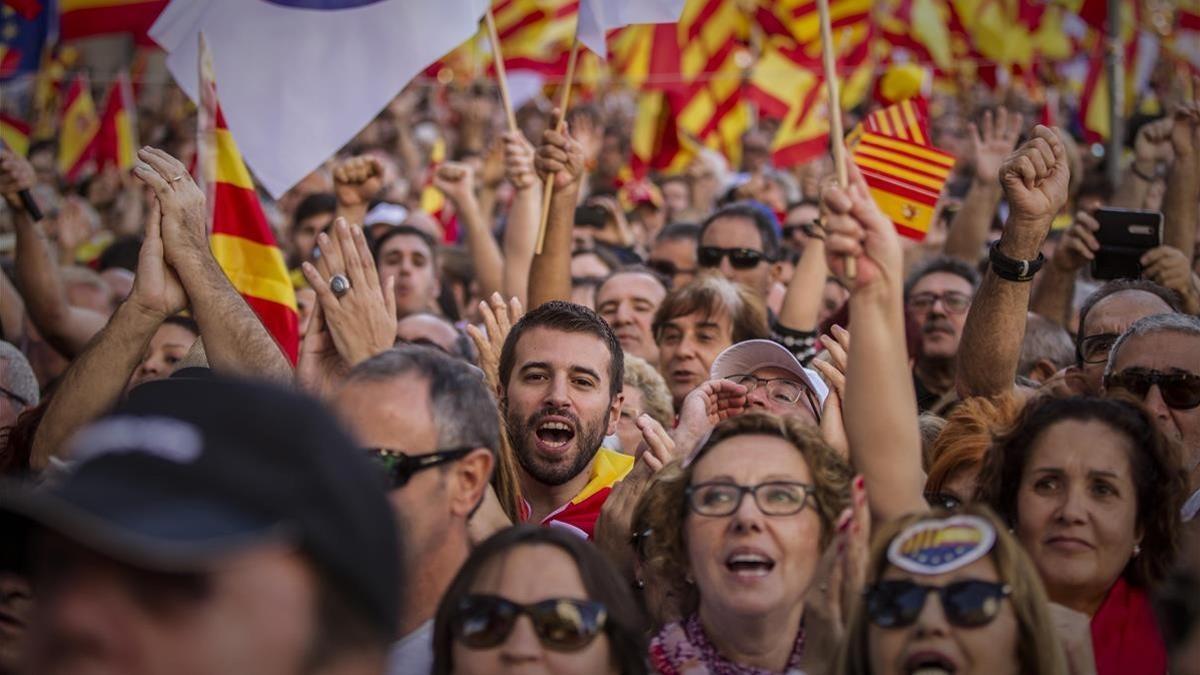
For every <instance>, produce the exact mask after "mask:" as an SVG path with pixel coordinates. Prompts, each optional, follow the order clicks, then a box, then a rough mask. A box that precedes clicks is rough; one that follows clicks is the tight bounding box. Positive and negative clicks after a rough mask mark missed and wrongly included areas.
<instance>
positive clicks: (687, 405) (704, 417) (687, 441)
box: [671, 380, 746, 456]
mask: <svg viewBox="0 0 1200 675" xmlns="http://www.w3.org/2000/svg"><path fill="white" fill-rule="evenodd" d="M745 409H746V388H745V387H743V386H742V385H740V384H734V383H733V382H730V381H729V380H709V381H707V382H705V383H704V384H702V385H700V386H699V387H696V388H695V389H693V390H692V391H691V393H689V394H688V395H687V397H686V398H684V399H683V405H682V406H680V408H679V423H678V424H676V425H675V429H674V430H673V431H672V433H671V436H672V438H673V439H674V440H675V447H676V448H678V449H679V452H681V453H683V454H684V455H685V456H687V455H690V454H691V453H692V451H693V450H695V449H696V444H697V443H699V442H700V439H702V438H704V437H705V436H706V435H707V434H708V432H710V431H712V430H713V427H715V426H717V424H718V423H719V422H721V420H727V419H729V418H730V417H733V416H735V415H740V414H741V413H742V412H743V411H745Z"/></svg>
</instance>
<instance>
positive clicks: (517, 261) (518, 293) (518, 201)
mask: <svg viewBox="0 0 1200 675" xmlns="http://www.w3.org/2000/svg"><path fill="white" fill-rule="evenodd" d="M504 172H505V175H506V176H507V177H508V181H509V182H510V183H512V185H513V188H514V189H516V193H515V194H514V195H513V198H512V204H511V205H509V208H508V221H507V223H506V224H505V226H504V292H503V293H502V294H501V295H503V296H504V297H506V298H517V299H519V300H520V301H521V304H522V305H524V304H526V302H527V301H528V300H529V292H528V291H529V267H530V265H531V264H532V263H533V249H534V246H535V245H536V244H537V229H538V218H539V217H540V216H541V208H542V182H541V181H539V180H538V177H537V172H536V171H534V168H533V145H532V144H531V143H530V142H529V141H528V140H526V138H525V136H523V135H522V134H521V133H520V132H515V133H514V132H509V133H506V134H504Z"/></svg>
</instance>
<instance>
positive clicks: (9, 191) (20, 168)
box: [0, 150, 37, 211]
mask: <svg viewBox="0 0 1200 675" xmlns="http://www.w3.org/2000/svg"><path fill="white" fill-rule="evenodd" d="M36 184H37V174H36V173H35V172H34V170H33V165H32V164H30V163H29V160H27V159H25V158H24V157H22V156H20V155H18V154H16V153H14V152H12V151H10V150H0V195H4V199H5V200H6V201H7V202H8V205H9V206H11V207H12V208H13V210H14V211H16V210H18V209H20V208H21V199H20V196H19V195H20V192H21V190H29V189H32V188H33V186H34V185H36Z"/></svg>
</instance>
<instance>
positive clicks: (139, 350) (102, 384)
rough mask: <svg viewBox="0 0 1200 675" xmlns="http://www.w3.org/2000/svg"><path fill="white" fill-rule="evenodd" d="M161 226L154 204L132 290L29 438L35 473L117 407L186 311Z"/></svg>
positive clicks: (75, 363)
mask: <svg viewBox="0 0 1200 675" xmlns="http://www.w3.org/2000/svg"><path fill="white" fill-rule="evenodd" d="M142 173H143V172H137V173H135V175H138V176H139V177H140V176H141V174H142ZM161 223H162V211H161V209H160V207H159V205H158V202H157V201H156V202H155V203H154V205H153V206H152V207H151V213H150V216H149V218H148V219H147V222H146V236H145V239H144V240H143V241H142V248H141V251H140V252H139V254H138V268H137V274H136V275H135V276H134V279H133V290H132V291H131V292H130V293H129V297H128V298H126V299H125V302H123V303H121V306H120V307H118V308H117V311H116V312H115V313H114V314H113V316H112V320H111V321H109V322H108V325H106V326H105V327H104V329H103V330H101V331H100V332H99V334H97V335H96V339H95V340H93V341H92V342H91V344H89V345H88V347H87V349H85V350H84V351H83V353H81V354H80V355H79V356H78V357H77V358H76V359H75V360H74V361H72V362H71V365H70V367H69V368H67V371H66V372H65V373H63V376H62V379H61V381H60V382H59V385H58V388H57V390H56V391H55V394H54V396H52V397H51V398H50V404H49V406H48V407H47V408H46V414H45V417H43V418H42V423H41V424H40V425H39V426H38V430H37V433H36V434H35V435H34V438H33V453H32V456H31V458H30V464H31V465H32V466H33V468H35V469H43V468H45V467H46V465H47V464H48V463H49V462H50V458H51V457H56V456H57V457H62V453H63V452H64V451H65V448H64V444H65V442H66V441H67V440H68V439H69V438H70V437H71V436H72V435H73V434H74V433H75V432H76V431H77V430H78V429H79V428H80V427H82V426H84V425H85V424H87V423H89V422H91V421H92V420H94V419H96V418H97V417H99V416H100V415H102V414H104V412H106V411H107V410H108V409H109V408H111V407H112V406H113V404H115V403H116V402H117V399H119V398H120V397H121V394H122V393H123V392H124V391H125V387H126V386H127V384H128V382H129V378H130V376H131V375H132V374H133V371H134V369H135V368H137V365H138V363H139V362H140V361H141V359H142V355H143V354H144V353H145V352H146V349H147V348H149V346H150V339H151V338H152V337H154V332H155V331H157V330H158V327H159V325H160V324H162V322H163V319H165V318H166V317H168V316H171V315H173V314H176V313H178V312H180V311H181V310H183V309H184V308H185V307H187V295H186V294H185V293H184V290H183V286H182V285H181V284H180V283H179V279H178V278H177V277H176V276H175V273H174V272H173V271H172V270H171V269H170V267H168V265H167V264H166V261H165V258H164V255H163V241H162V237H161Z"/></svg>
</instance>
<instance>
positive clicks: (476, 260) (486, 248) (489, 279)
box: [456, 199, 504, 298]
mask: <svg viewBox="0 0 1200 675" xmlns="http://www.w3.org/2000/svg"><path fill="white" fill-rule="evenodd" d="M456 206H457V207H458V215H459V218H460V220H461V221H462V223H463V225H464V226H465V227H466V230H467V250H468V251H470V252H471V263H472V265H473V266H474V268H475V279H476V281H478V282H479V290H480V292H481V293H482V296H483V297H485V298H490V297H492V293H496V292H498V291H500V290H501V289H502V287H503V283H504V257H503V256H502V255H501V254H500V245H499V244H498V243H496V238H495V237H493V236H492V232H491V230H489V229H488V226H487V224H486V223H485V222H484V220H483V215H482V214H481V213H480V210H479V203H478V202H476V201H475V200H474V199H471V200H467V201H465V202H463V203H462V204H458V205H456Z"/></svg>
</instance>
